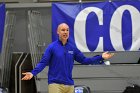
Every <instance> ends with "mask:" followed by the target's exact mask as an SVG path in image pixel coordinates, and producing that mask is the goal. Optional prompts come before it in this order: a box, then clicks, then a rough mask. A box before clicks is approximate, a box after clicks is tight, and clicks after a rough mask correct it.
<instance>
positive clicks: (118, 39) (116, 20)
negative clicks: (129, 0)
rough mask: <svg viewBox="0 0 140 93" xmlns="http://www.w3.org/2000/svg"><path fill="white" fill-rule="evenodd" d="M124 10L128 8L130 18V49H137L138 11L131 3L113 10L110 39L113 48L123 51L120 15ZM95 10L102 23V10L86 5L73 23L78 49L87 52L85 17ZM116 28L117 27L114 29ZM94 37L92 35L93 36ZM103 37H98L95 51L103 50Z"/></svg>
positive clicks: (138, 46)
mask: <svg viewBox="0 0 140 93" xmlns="http://www.w3.org/2000/svg"><path fill="white" fill-rule="evenodd" d="M125 10H128V11H129V12H130V14H131V18H132V46H131V49H130V50H132V51H133V50H134V51H137V50H139V48H140V25H139V24H138V23H139V22H140V12H139V11H138V10H137V9H136V8H135V7H133V6H131V5H123V6H120V7H118V8H117V10H116V11H115V12H114V14H113V16H112V19H111V22H110V35H109V36H110V40H111V43H112V45H113V48H114V49H115V50H116V51H125V49H124V48H123V41H122V32H121V31H122V30H121V28H122V27H121V26H122V15H123V12H124V11H125ZM91 12H95V13H96V15H97V17H98V20H99V25H103V10H101V9H99V8H96V7H87V8H85V9H83V10H82V11H81V12H80V13H79V14H78V15H77V17H76V19H75V23H74V37H75V43H76V46H77V48H78V49H80V50H81V51H83V52H89V51H90V50H89V49H88V47H87V43H86V35H85V34H86V31H85V28H86V27H85V26H86V18H87V16H88V14H89V13H91ZM116 28H117V29H116ZM93 38H94V37H93ZM103 39H104V38H103V37H99V44H98V46H97V49H96V50H95V51H103Z"/></svg>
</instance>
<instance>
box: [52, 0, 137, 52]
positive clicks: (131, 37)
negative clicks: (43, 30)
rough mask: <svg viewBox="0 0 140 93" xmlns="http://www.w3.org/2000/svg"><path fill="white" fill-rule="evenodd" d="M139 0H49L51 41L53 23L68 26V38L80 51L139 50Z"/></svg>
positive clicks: (54, 26)
mask: <svg viewBox="0 0 140 93" xmlns="http://www.w3.org/2000/svg"><path fill="white" fill-rule="evenodd" d="M139 5H140V2H139V1H138V2H136V1H135V2H129V1H126V2H121V1H120V2H96V3H95V2H90V3H53V4H52V13H53V15H52V31H53V32H52V41H55V40H56V39H58V35H57V33H56V30H57V26H58V25H59V24H60V23H62V22H66V23H67V24H68V25H69V27H70V38H69V41H70V42H71V43H72V44H73V45H74V46H76V47H77V48H78V49H79V50H81V51H82V52H91V51H94V52H102V51H139V50H140V7H139Z"/></svg>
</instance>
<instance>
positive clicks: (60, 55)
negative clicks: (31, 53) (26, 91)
mask: <svg viewBox="0 0 140 93" xmlns="http://www.w3.org/2000/svg"><path fill="white" fill-rule="evenodd" d="M74 60H76V61H77V62H79V63H81V64H100V61H102V60H104V59H103V58H102V56H94V57H91V58H87V57H85V56H84V55H83V53H82V52H80V51H79V50H78V49H77V48H76V47H74V46H73V45H72V44H71V43H69V42H67V43H66V44H65V45H63V44H62V42H61V41H60V40H57V41H55V42H53V43H51V44H50V45H49V46H48V48H47V49H46V51H45V53H44V55H43V57H42V59H41V61H40V62H39V63H38V64H37V66H36V67H35V69H33V70H32V71H31V73H32V74H33V75H34V76H36V75H37V74H38V73H39V72H41V71H42V70H43V69H44V68H45V67H46V66H49V71H48V84H51V83H57V84H65V85H74V81H73V79H72V69H73V65H74Z"/></svg>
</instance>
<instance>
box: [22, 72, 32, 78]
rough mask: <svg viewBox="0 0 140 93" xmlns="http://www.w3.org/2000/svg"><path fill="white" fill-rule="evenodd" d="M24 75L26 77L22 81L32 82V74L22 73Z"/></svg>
mask: <svg viewBox="0 0 140 93" xmlns="http://www.w3.org/2000/svg"><path fill="white" fill-rule="evenodd" d="M22 75H25V76H24V77H23V78H22V80H30V79H31V78H32V77H33V74H32V73H31V72H25V73H22Z"/></svg>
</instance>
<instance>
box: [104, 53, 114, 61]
mask: <svg viewBox="0 0 140 93" xmlns="http://www.w3.org/2000/svg"><path fill="white" fill-rule="evenodd" d="M112 56H114V53H109V52H104V53H102V57H103V58H104V59H109V58H111V57H112Z"/></svg>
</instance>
